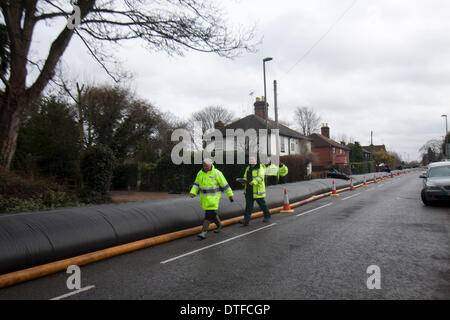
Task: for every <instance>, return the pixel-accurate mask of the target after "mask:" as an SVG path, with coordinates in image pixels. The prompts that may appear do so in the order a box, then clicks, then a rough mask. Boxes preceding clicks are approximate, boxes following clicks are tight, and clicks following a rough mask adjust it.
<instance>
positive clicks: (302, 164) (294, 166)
mask: <svg viewBox="0 0 450 320" xmlns="http://www.w3.org/2000/svg"><path fill="white" fill-rule="evenodd" d="M280 163H284V164H285V165H286V166H287V167H288V174H287V176H285V177H284V180H285V181H286V182H296V181H302V180H305V179H306V175H307V172H306V165H307V160H306V159H305V157H304V156H301V155H288V156H281V157H280Z"/></svg>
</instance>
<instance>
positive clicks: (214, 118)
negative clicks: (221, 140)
mask: <svg viewBox="0 0 450 320" xmlns="http://www.w3.org/2000/svg"><path fill="white" fill-rule="evenodd" d="M233 117H234V113H233V112H232V111H229V110H227V109H226V108H224V107H222V106H209V107H206V108H203V109H202V110H200V111H197V112H194V113H193V114H192V116H191V119H192V121H200V122H201V123H202V131H203V132H205V131H206V130H208V129H211V128H214V124H215V123H216V122H219V121H222V123H224V124H225V123H227V122H230V121H231V119H233Z"/></svg>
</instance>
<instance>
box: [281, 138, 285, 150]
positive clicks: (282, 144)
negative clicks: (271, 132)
mask: <svg viewBox="0 0 450 320" xmlns="http://www.w3.org/2000/svg"><path fill="white" fill-rule="evenodd" d="M280 151H281V152H286V150H285V147H284V137H280Z"/></svg>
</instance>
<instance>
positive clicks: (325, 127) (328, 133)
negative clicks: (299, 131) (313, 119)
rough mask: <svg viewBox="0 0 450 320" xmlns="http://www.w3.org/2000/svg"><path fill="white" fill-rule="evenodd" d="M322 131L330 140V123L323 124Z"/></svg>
mask: <svg viewBox="0 0 450 320" xmlns="http://www.w3.org/2000/svg"><path fill="white" fill-rule="evenodd" d="M321 131H322V135H323V136H325V137H327V138H330V128H329V127H328V123H323V124H322V128H321Z"/></svg>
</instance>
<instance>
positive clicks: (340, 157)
mask: <svg viewBox="0 0 450 320" xmlns="http://www.w3.org/2000/svg"><path fill="white" fill-rule="evenodd" d="M308 138H311V139H312V152H313V153H314V154H315V155H316V156H317V161H314V162H313V164H312V165H313V171H316V169H317V171H319V170H323V169H330V168H332V167H336V166H347V165H348V164H349V163H350V148H348V147H347V146H345V143H339V142H336V141H334V140H332V139H330V128H329V127H328V124H323V126H322V128H321V134H320V133H313V134H311V135H309V136H308ZM315 168H316V169H315Z"/></svg>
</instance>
